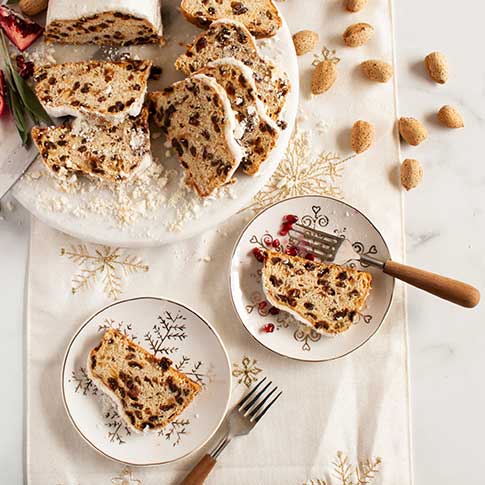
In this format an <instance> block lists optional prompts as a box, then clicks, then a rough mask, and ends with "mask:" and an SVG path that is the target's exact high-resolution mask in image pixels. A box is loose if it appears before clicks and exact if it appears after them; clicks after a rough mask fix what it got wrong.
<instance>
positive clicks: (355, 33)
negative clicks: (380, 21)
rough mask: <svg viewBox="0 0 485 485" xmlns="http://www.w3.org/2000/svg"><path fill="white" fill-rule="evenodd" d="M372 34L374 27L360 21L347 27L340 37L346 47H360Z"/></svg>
mask: <svg viewBox="0 0 485 485" xmlns="http://www.w3.org/2000/svg"><path fill="white" fill-rule="evenodd" d="M373 34H374V27H372V25H370V24H366V23H363V22H362V23H358V24H353V25H351V26H349V27H347V29H346V30H345V32H344V33H343V35H342V37H343V39H344V42H345V45H347V46H348V47H360V46H362V45H364V44H366V43H367V42H368V41H369V39H370V38H371V37H372V35H373Z"/></svg>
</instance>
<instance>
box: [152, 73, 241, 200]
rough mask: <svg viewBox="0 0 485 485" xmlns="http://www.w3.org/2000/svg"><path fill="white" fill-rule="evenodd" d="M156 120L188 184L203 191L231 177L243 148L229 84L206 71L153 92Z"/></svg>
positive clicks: (239, 161) (215, 186)
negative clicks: (210, 75) (228, 93)
mask: <svg viewBox="0 0 485 485" xmlns="http://www.w3.org/2000/svg"><path fill="white" fill-rule="evenodd" d="M148 99H149V101H150V109H151V112H152V113H153V119H154V121H155V123H156V124H157V125H158V126H160V127H161V128H162V131H163V132H164V133H166V135H167V141H168V143H169V144H170V145H171V146H172V147H173V148H174V149H175V151H176V152H177V155H178V157H179V160H180V163H181V164H182V166H183V167H184V168H185V171H186V179H185V181H186V184H187V185H188V186H189V187H193V188H194V189H195V190H196V191H197V193H198V194H199V195H200V196H201V197H207V196H208V195H210V194H212V192H214V190H215V189H217V188H218V187H221V186H222V185H225V184H227V183H228V182H230V181H231V178H232V175H233V174H234V172H235V171H236V169H237V167H238V166H239V164H240V163H241V161H242V159H243V156H244V150H243V148H242V147H241V145H240V144H239V143H238V141H237V140H236V138H235V132H236V130H237V129H238V125H237V121H236V118H235V116H234V112H233V111H232V108H231V103H230V102H229V98H228V97H227V94H226V92H225V91H224V89H223V88H222V87H221V86H220V85H219V84H217V82H216V81H215V80H214V79H213V78H211V77H209V76H205V75H203V74H197V75H194V76H191V77H188V78H187V79H184V80H183V81H179V82H176V83H175V84H173V85H172V86H170V87H168V88H166V89H165V90H164V91H157V92H152V93H149V95H148Z"/></svg>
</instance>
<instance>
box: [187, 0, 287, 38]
mask: <svg viewBox="0 0 485 485" xmlns="http://www.w3.org/2000/svg"><path fill="white" fill-rule="evenodd" d="M180 10H181V11H182V13H183V14H184V15H185V17H186V18H187V20H188V21H189V22H192V23H193V24H195V25H198V26H199V27H202V28H206V27H208V26H209V24H210V23H211V22H213V21H214V20H220V19H233V20H237V21H239V22H241V23H243V24H244V25H245V26H246V27H247V28H248V30H249V31H250V32H251V34H253V35H254V36H255V37H272V36H273V35H275V34H276V32H277V31H278V29H279V28H280V27H281V24H282V22H281V17H280V15H279V13H278V9H277V8H276V6H275V4H274V3H273V0H242V1H241V2H235V1H233V0H182V3H181V4H180Z"/></svg>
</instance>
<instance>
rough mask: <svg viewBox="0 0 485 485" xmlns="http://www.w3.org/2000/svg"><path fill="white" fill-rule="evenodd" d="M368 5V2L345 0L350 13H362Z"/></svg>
mask: <svg viewBox="0 0 485 485" xmlns="http://www.w3.org/2000/svg"><path fill="white" fill-rule="evenodd" d="M366 5H367V0H345V8H346V9H347V10H348V11H349V12H360V11H361V10H362V9H363V8H365V7H366Z"/></svg>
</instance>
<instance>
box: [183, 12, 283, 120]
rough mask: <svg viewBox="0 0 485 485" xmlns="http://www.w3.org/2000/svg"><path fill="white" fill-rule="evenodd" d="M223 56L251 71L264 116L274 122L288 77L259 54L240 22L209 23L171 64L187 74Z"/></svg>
mask: <svg viewBox="0 0 485 485" xmlns="http://www.w3.org/2000/svg"><path fill="white" fill-rule="evenodd" d="M227 57H233V58H235V59H237V60H239V61H241V62H243V63H244V64H245V65H246V66H248V67H249V68H251V69H252V71H253V72H254V79H255V81H256V86H257V88H258V93H259V96H260V98H261V100H262V101H263V103H264V104H265V105H266V110H267V112H268V115H269V116H271V118H273V119H274V120H277V119H278V117H279V114H280V113H281V110H282V109H283V107H284V105H285V101H286V96H287V95H288V92H289V90H290V83H289V80H288V77H287V76H286V74H285V73H283V72H281V71H279V69H278V68H277V67H276V66H275V65H274V64H273V63H272V62H271V61H269V60H267V59H263V58H262V57H261V56H260V55H259V53H258V49H257V47H256V43H255V40H254V38H253V36H252V35H251V34H250V33H249V31H248V29H246V27H245V26H244V25H243V24H241V23H240V22H236V21H233V20H227V19H225V20H218V21H216V22H213V23H212V24H211V25H210V27H209V28H208V30H207V31H205V32H202V33H201V34H200V35H198V36H197V37H196V38H195V39H194V40H193V41H192V43H191V44H189V46H188V47H187V50H186V51H185V54H182V55H181V56H180V57H179V58H178V59H177V60H176V61H175V67H176V68H177V69H178V70H179V71H182V72H183V73H184V74H187V75H189V74H191V73H193V72H195V71H198V70H199V69H201V68H202V67H204V66H205V65H207V64H208V63H209V62H212V61H215V60H217V59H223V58H227Z"/></svg>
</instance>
